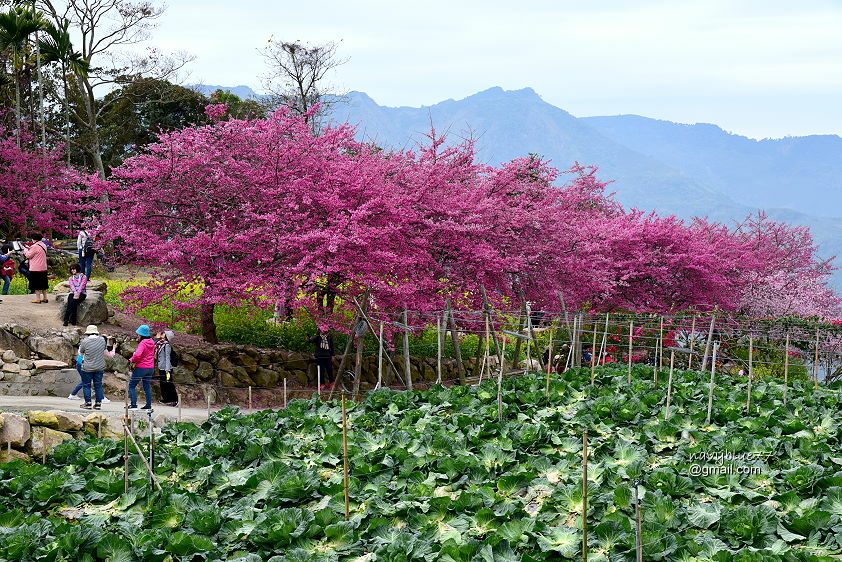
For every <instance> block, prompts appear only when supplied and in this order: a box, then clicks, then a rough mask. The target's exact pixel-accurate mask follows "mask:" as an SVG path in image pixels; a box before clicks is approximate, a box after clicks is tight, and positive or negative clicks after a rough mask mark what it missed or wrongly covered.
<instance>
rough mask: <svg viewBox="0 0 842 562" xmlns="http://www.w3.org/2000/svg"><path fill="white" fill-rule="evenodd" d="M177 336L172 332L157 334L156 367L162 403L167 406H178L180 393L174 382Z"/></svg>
mask: <svg viewBox="0 0 842 562" xmlns="http://www.w3.org/2000/svg"><path fill="white" fill-rule="evenodd" d="M173 336H175V333H174V332H173V331H172V330H165V331H163V332H158V333H157V334H155V367H156V368H157V369H158V381H159V383H160V385H161V402H162V403H164V404H166V405H167V406H178V393H177V392H176V389H175V384H173V382H172V368H173V361H172V344H171V343H170V342H171V341H172V339H173Z"/></svg>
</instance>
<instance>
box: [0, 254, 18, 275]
mask: <svg viewBox="0 0 842 562" xmlns="http://www.w3.org/2000/svg"><path fill="white" fill-rule="evenodd" d="M0 275H8V276H9V279H11V278H12V277H14V275H15V260H13V259H12V258H9V259H8V260H6V261H5V262H4V263H3V269H2V270H0Z"/></svg>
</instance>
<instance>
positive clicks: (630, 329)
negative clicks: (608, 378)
mask: <svg viewBox="0 0 842 562" xmlns="http://www.w3.org/2000/svg"><path fill="white" fill-rule="evenodd" d="M632 338H634V320H631V321H629V360H628V363H629V384H631V379H632V377H631V373H632V353H633V352H632Z"/></svg>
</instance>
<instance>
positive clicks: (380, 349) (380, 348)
mask: <svg viewBox="0 0 842 562" xmlns="http://www.w3.org/2000/svg"><path fill="white" fill-rule="evenodd" d="M438 320H439V317H438V315H436V322H438ZM439 373H441V369H439ZM382 385H383V322H382V321H381V322H380V338H379V339H378V341H377V388H380V387H381V386H382Z"/></svg>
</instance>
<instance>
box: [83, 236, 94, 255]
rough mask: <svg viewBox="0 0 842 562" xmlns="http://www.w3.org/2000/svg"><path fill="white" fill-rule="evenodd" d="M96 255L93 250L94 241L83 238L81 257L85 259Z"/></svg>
mask: <svg viewBox="0 0 842 562" xmlns="http://www.w3.org/2000/svg"><path fill="white" fill-rule="evenodd" d="M95 253H96V250H94V241H93V240H91V238H90V237H88V238H85V243H84V244H83V245H82V255H83V256H85V257H86V258H89V257H91V256H92V255H94V254H95Z"/></svg>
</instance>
